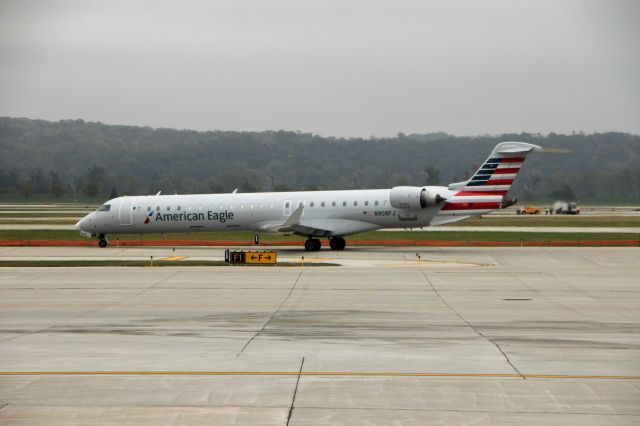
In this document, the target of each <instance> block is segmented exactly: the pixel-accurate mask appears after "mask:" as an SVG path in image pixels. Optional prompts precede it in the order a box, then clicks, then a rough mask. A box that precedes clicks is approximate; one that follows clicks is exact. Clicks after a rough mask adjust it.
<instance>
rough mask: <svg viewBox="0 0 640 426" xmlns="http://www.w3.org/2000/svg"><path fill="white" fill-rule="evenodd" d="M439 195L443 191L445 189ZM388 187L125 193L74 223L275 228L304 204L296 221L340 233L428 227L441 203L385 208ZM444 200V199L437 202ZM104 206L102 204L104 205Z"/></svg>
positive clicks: (140, 229) (134, 228)
mask: <svg viewBox="0 0 640 426" xmlns="http://www.w3.org/2000/svg"><path fill="white" fill-rule="evenodd" d="M434 188H438V189H439V190H440V192H441V193H443V194H445V193H449V191H448V190H447V189H446V188H445V187H434ZM390 191H391V190H390V189H373V190H352V191H306V192H265V193H233V194H198V195H155V196H127V197H119V198H114V199H112V200H110V201H108V202H106V203H105V204H104V205H103V206H102V207H101V208H100V209H98V210H96V211H95V212H93V213H90V214H89V215H87V216H86V217H85V218H83V219H82V220H81V221H80V222H78V224H77V227H78V228H79V229H81V230H82V231H84V232H87V233H91V234H94V235H99V234H131V233H135V234H140V233H172V232H197V231H204V232H220V231H254V232H270V231H274V230H277V229H278V227H281V226H282V225H283V224H284V223H285V222H286V221H287V219H288V218H289V217H290V216H291V215H292V213H293V212H294V211H295V210H296V209H297V208H298V207H299V206H300V205H301V204H302V205H304V209H303V214H302V217H301V218H300V223H301V224H304V225H305V226H307V227H309V228H313V229H317V230H330V232H329V233H327V232H324V233H319V231H316V232H313V233H308V234H307V233H304V232H294V233H296V234H300V235H303V234H305V235H309V236H311V235H313V236H344V235H349V234H355V233H359V232H366V231H371V230H375V229H380V228H415V227H422V226H428V225H429V224H430V222H431V220H432V219H433V218H434V217H435V216H436V215H437V214H438V212H439V211H440V209H441V208H442V205H433V206H428V207H426V208H422V209H411V210H408V209H397V208H394V207H392V206H391V202H390ZM443 204H444V203H443ZM105 206H108V207H105Z"/></svg>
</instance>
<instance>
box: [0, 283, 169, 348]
mask: <svg viewBox="0 0 640 426" xmlns="http://www.w3.org/2000/svg"><path fill="white" fill-rule="evenodd" d="M178 272H180V271H176V272H174V273H172V274H171V275H168V276H167V277H164V278H162V279H161V280H159V281H158V282H157V283H155V284H153V285H152V286H150V287H145V288H144V289H142V291H139V292H138V293H136V294H134V295H133V296H129V295H127V296H126V297H124V298H122V299H120V300H117V301H115V302H112V303H107V304H103V305H102V306H99V307H97V308H95V309H92V310H90V311H85V312H81V313H79V314H78V315H76V316H74V317H73V318H70V319H68V320H66V321H62V322H59V323H56V324H51V325H50V326H48V327H44V328H41V329H38V330H32V331H29V332H27V333H23V334H20V335H18V336H14V337H10V338H8V339H5V340H0V344H2V343H7V342H10V341H13V340H16V339H19V338H21V337H25V336H31V335H33V334H38V333H42V332H46V331H48V330H51V329H53V328H55V327H61V326H65V325H67V324H70V323H72V322H73V321H75V320H77V319H80V318H82V317H86V316H87V315H91V314H95V313H96V312H100V311H102V310H104V309H107V308H111V307H113V306H117V305H120V304H121V303H125V302H127V301H129V300H132V299H135V298H136V297H138V296H140V295H141V294H142V293H144V292H146V291H149V290H152V289H154V288H156V287H157V286H159V285H160V284H162V283H164V282H165V281H167V280H169V279H171V278H173V277H174V276H175V275H176V274H177V273H178Z"/></svg>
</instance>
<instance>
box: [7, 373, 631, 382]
mask: <svg viewBox="0 0 640 426" xmlns="http://www.w3.org/2000/svg"><path fill="white" fill-rule="evenodd" d="M0 376H320V377H330V376H341V377H436V378H437V377H449V378H456V377H458V378H474V377H475V378H494V379H503V378H507V379H583V380H585V379H586V380H640V376H616V375H610V376H607V375H580V374H523V375H520V374H514V373H401V372H376V371H371V372H368V371H303V372H299V371H0Z"/></svg>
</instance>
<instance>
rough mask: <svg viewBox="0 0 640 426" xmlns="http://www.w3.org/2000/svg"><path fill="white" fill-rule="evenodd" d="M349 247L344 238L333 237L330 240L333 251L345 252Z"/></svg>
mask: <svg viewBox="0 0 640 426" xmlns="http://www.w3.org/2000/svg"><path fill="white" fill-rule="evenodd" d="M346 246H347V242H346V241H345V240H344V238H342V237H333V238H331V239H329V247H331V250H344V248H345V247H346Z"/></svg>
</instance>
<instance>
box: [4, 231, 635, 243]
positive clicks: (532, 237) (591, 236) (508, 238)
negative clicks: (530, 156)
mask: <svg viewBox="0 0 640 426" xmlns="http://www.w3.org/2000/svg"><path fill="white" fill-rule="evenodd" d="M108 237H109V241H110V245H111V246H112V247H113V246H115V245H117V243H119V242H123V243H128V244H127V245H131V244H134V243H136V242H138V243H142V245H144V244H145V242H146V243H153V244H154V245H156V244H159V243H163V242H166V245H171V244H172V243H175V244H180V243H181V242H185V241H186V242H189V243H192V242H193V243H194V244H196V245H197V243H198V242H202V243H203V244H206V243H211V242H215V243H220V244H224V243H230V244H234V245H248V246H253V245H254V244H253V237H254V233H252V232H201V233H179V234H167V235H162V234H144V235H137V234H131V235H115V234H111V235H109V236H108ZM346 239H347V245H348V244H349V243H350V242H353V241H359V242H366V241H376V242H380V241H382V242H384V241H398V240H402V241H468V242H477V241H489V242H491V241H495V242H521V241H522V242H556V241H570V242H572V241H577V242H580V241H615V240H626V241H628V240H632V241H639V242H640V234H633V233H604V232H600V233H598V232H595V233H592V232H584V233H583V232H493V231H468V232H467V231H452V232H434V231H380V232H366V233H363V234H357V235H353V236H348V237H346ZM31 240H39V241H47V240H48V241H85V242H90V241H91V240H89V239H86V238H83V237H82V236H80V235H79V233H78V232H77V231H72V230H49V229H34V230H0V242H2V241H27V242H28V241H31ZM260 242H261V245H278V244H283V245H291V244H296V245H297V244H302V243H303V242H304V238H303V237H297V236H283V235H278V234H260ZM323 242H326V240H323ZM163 245H164V244H163Z"/></svg>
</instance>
